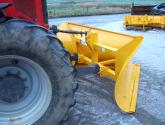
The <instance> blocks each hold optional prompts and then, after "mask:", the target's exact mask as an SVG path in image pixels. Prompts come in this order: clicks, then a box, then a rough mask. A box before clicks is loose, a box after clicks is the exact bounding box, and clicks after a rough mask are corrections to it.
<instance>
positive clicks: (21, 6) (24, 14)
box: [0, 0, 49, 28]
mask: <svg viewBox="0 0 165 125" xmlns="http://www.w3.org/2000/svg"><path fill="white" fill-rule="evenodd" d="M0 3H11V4H12V5H11V6H10V7H8V8H6V9H5V14H6V16H9V17H14V18H21V19H25V20H27V21H31V22H34V23H36V24H38V25H41V26H43V27H45V28H48V27H49V25H48V24H47V23H48V22H47V8H46V0H0Z"/></svg>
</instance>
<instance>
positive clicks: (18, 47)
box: [0, 0, 76, 125]
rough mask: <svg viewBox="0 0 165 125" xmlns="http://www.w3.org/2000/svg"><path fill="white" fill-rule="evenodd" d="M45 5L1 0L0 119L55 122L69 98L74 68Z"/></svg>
mask: <svg viewBox="0 0 165 125" xmlns="http://www.w3.org/2000/svg"><path fill="white" fill-rule="evenodd" d="M46 9H47V8H46V0H0V102H1V103H0V125H57V124H59V123H60V122H61V120H64V119H65V117H66V113H67V112H68V109H69V107H70V106H72V105H73V104H74V100H73V95H74V89H75V88H76V83H75V82H74V77H75V70H74V68H73V66H72V65H71V60H70V55H69V53H68V52H67V51H66V50H65V49H64V47H63V45H62V44H61V43H60V42H59V40H58V39H57V37H56V36H55V35H53V33H52V31H50V30H49V29H50V27H49V25H48V24H47V22H48V18H47V11H46ZM37 24H38V25H37Z"/></svg>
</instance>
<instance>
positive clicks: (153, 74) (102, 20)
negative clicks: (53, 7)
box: [50, 15, 165, 125]
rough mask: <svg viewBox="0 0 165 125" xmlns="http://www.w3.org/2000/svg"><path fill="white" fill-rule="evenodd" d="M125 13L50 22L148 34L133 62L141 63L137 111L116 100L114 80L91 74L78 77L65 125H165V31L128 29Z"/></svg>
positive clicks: (52, 21)
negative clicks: (124, 109)
mask: <svg viewBox="0 0 165 125" xmlns="http://www.w3.org/2000/svg"><path fill="white" fill-rule="evenodd" d="M124 16H125V15H107V16H105V15H104V16H91V17H72V18H59V19H51V20H50V24H56V25H58V24H60V23H62V22H66V21H69V22H75V23H79V24H85V25H91V26H96V27H99V28H104V29H108V30H113V31H117V32H122V33H125V34H130V35H138V36H144V37H145V40H144V43H143V45H142V47H141V48H140V49H139V51H138V52H137V54H136V55H135V57H134V59H133V61H134V62H135V63H140V64H141V68H142V69H141V79H140V82H139V92H138V100H137V111H136V113H134V114H132V115H130V114H127V113H124V112H122V111H121V110H119V108H118V107H117V106H116V104H115V101H114V95H113V91H114V82H113V81H112V80H110V79H108V78H100V77H98V76H97V75H94V74H90V75H86V76H81V77H79V78H77V81H78V83H79V89H78V91H77V92H76V96H75V97H76V100H77V103H76V105H75V106H74V107H73V108H72V109H71V111H70V113H69V120H68V121H67V122H65V123H63V125H165V31H163V30H159V29H153V30H150V31H146V32H143V31H131V30H129V31H127V30H125V28H124V26H123V18H124Z"/></svg>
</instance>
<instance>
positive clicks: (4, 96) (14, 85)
mask: <svg viewBox="0 0 165 125" xmlns="http://www.w3.org/2000/svg"><path fill="white" fill-rule="evenodd" d="M24 82H25V80H23V79H21V78H20V77H19V76H18V75H14V74H7V75H6V76H4V77H3V78H1V79H0V90H1V91H0V100H1V101H2V102H6V103H16V102H17V101H19V100H20V99H21V98H22V97H23V96H24V93H25V89H26V86H25V84H24Z"/></svg>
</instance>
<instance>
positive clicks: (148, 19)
mask: <svg viewBox="0 0 165 125" xmlns="http://www.w3.org/2000/svg"><path fill="white" fill-rule="evenodd" d="M124 24H125V26H126V27H127V26H135V27H141V28H142V29H143V30H145V29H146V28H147V27H158V28H161V29H164V28H165V16H157V15H154V16H149V15H131V16H126V17H125V19H124Z"/></svg>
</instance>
